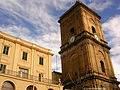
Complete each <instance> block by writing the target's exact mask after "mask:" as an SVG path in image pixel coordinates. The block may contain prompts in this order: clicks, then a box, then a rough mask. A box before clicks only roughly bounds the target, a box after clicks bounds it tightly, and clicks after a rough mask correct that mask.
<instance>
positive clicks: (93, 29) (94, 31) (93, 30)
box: [92, 26, 96, 34]
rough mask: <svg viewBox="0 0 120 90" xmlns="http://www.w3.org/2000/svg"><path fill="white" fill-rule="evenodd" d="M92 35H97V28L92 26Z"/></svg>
mask: <svg viewBox="0 0 120 90" xmlns="http://www.w3.org/2000/svg"><path fill="white" fill-rule="evenodd" d="M92 33H93V34H95V33H96V30H95V28H94V27H93V26H92Z"/></svg>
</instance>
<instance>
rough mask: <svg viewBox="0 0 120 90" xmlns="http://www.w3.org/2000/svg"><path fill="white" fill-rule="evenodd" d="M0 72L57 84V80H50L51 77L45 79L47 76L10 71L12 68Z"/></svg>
mask: <svg viewBox="0 0 120 90" xmlns="http://www.w3.org/2000/svg"><path fill="white" fill-rule="evenodd" d="M0 73H2V74H6V75H10V76H14V77H19V78H24V79H29V80H34V81H38V82H44V83H49V84H56V85H58V84H59V82H58V81H55V80H51V79H47V78H40V77H39V76H33V75H28V74H27V73H21V72H16V71H12V70H4V71H0Z"/></svg>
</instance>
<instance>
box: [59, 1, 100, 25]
mask: <svg viewBox="0 0 120 90" xmlns="http://www.w3.org/2000/svg"><path fill="white" fill-rule="evenodd" d="M80 6H82V7H84V8H85V9H86V10H88V11H90V12H91V13H93V14H94V15H95V16H97V17H98V18H99V19H101V16H99V15H98V14H97V13H96V12H95V11H93V10H92V9H90V8H88V7H87V6H86V5H85V4H83V3H82V2H80V1H76V3H75V4H74V5H73V6H72V7H71V8H70V9H69V10H67V11H66V12H65V13H64V14H63V15H62V16H61V17H60V19H59V20H58V22H59V23H60V21H61V20H62V19H64V18H65V17H66V16H67V15H68V14H70V13H71V12H72V11H73V10H74V9H75V8H77V7H80Z"/></svg>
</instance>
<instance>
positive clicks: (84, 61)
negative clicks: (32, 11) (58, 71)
mask: <svg viewBox="0 0 120 90" xmlns="http://www.w3.org/2000/svg"><path fill="white" fill-rule="evenodd" d="M100 19H101V17H100V16H99V15H98V14H97V13H96V12H94V11H93V10H91V9H90V8H88V7H87V6H86V5H84V4H83V3H82V2H80V1H76V3H75V4H74V5H73V6H72V7H71V8H70V9H69V10H68V11H66V12H65V13H64V14H63V15H62V16H61V17H60V20H59V21H58V22H59V23H60V28H61V45H62V46H61V47H60V48H61V51H60V52H59V53H60V54H61V60H62V82H63V84H64V89H70V90H81V89H85V88H86V89H87V88H105V89H107V90H113V89H116V88H118V84H119V82H117V79H116V78H115V75H114V71H113V66H112V62H111V58H110V51H109V50H110V47H109V46H108V45H107V42H106V41H105V38H104V34H103V30H102V26H101V22H100Z"/></svg>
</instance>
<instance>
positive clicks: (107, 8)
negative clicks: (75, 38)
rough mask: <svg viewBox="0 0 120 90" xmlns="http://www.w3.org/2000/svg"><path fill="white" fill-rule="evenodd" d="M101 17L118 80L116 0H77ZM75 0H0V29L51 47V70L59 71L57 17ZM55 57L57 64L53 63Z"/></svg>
mask: <svg viewBox="0 0 120 90" xmlns="http://www.w3.org/2000/svg"><path fill="white" fill-rule="evenodd" d="M81 1H82V2H83V3H84V4H85V5H87V6H88V7H89V8H91V9H93V10H94V11H95V12H97V13H98V14H99V15H100V16H101V23H102V28H103V31H104V35H105V38H106V41H107V42H108V45H109V46H110V47H111V50H110V52H111V60H112V63H113V67H114V71H115V75H116V77H117V78H118V80H120V0H81ZM75 2H76V0H0V31H2V32H5V33H7V34H9V35H12V36H15V37H18V38H21V39H23V40H26V41H29V42H31V43H35V44H37V45H40V46H42V47H46V48H48V49H51V50H52V53H53V54H54V56H53V57H52V70H53V71H54V70H56V71H60V72H61V60H60V55H59V54H58V52H59V51H60V46H61V37H60V25H59V23H58V20H59V17H60V16H61V15H62V14H63V13H64V12H65V11H67V10H68V9H69V8H70V7H71V6H72V5H73V4H74V3H75ZM56 60H57V66H56Z"/></svg>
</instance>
